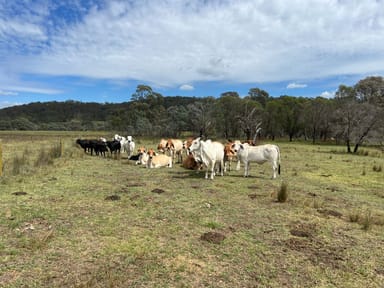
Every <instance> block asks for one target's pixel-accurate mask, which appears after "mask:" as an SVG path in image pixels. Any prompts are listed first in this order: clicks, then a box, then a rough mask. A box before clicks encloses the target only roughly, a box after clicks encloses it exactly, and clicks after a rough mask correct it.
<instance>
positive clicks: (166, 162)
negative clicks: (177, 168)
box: [147, 149, 172, 168]
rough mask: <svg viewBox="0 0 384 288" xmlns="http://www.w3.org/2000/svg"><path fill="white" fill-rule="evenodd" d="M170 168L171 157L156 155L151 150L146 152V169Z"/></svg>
mask: <svg viewBox="0 0 384 288" xmlns="http://www.w3.org/2000/svg"><path fill="white" fill-rule="evenodd" d="M160 167H169V168H172V157H170V156H168V155H165V154H158V155H156V152H155V151H154V150H153V149H149V150H148V161H147V168H160Z"/></svg>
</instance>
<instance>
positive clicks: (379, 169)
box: [372, 164, 382, 172]
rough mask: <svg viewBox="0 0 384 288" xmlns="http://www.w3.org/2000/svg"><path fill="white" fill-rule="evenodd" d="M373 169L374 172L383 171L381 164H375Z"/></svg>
mask: <svg viewBox="0 0 384 288" xmlns="http://www.w3.org/2000/svg"><path fill="white" fill-rule="evenodd" d="M372 170H373V171H374V172H381V171H382V167H381V165H378V166H376V164H375V165H373V167H372Z"/></svg>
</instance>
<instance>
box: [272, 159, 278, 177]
mask: <svg viewBox="0 0 384 288" xmlns="http://www.w3.org/2000/svg"><path fill="white" fill-rule="evenodd" d="M277 169H278V167H277V163H276V162H275V161H273V162H272V170H273V176H272V179H276V172H277Z"/></svg>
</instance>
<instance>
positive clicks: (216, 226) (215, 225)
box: [205, 221, 223, 229]
mask: <svg viewBox="0 0 384 288" xmlns="http://www.w3.org/2000/svg"><path fill="white" fill-rule="evenodd" d="M205 226H206V227H208V228H211V229H219V228H221V227H222V226H223V225H221V224H220V223H217V222H215V221H210V222H207V223H205Z"/></svg>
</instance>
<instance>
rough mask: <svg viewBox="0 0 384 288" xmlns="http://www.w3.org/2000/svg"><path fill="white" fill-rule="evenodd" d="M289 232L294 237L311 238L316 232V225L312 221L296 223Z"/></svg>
mask: <svg viewBox="0 0 384 288" xmlns="http://www.w3.org/2000/svg"><path fill="white" fill-rule="evenodd" d="M289 232H290V233H291V235H293V236H296V237H305V238H311V237H314V235H315V234H316V232H317V227H316V225H315V224H313V223H298V224H296V225H295V226H294V227H292V228H291V230H290V231H289Z"/></svg>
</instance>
